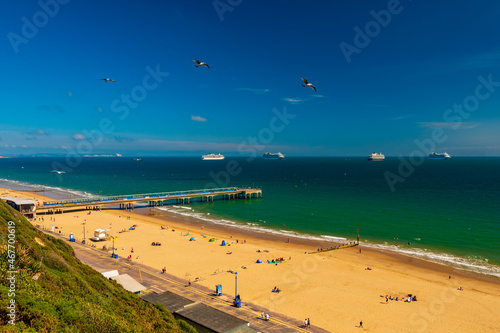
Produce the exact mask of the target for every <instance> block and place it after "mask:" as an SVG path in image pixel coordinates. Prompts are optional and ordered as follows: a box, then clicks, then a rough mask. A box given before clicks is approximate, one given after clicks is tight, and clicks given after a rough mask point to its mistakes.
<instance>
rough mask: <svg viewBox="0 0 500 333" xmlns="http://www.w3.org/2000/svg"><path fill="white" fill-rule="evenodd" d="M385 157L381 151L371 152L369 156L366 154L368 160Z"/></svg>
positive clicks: (380, 159)
mask: <svg viewBox="0 0 500 333" xmlns="http://www.w3.org/2000/svg"><path fill="white" fill-rule="evenodd" d="M384 159H385V156H384V154H382V153H379V154H377V153H373V154H371V155H370V156H368V161H383V160H384Z"/></svg>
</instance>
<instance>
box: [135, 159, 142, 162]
mask: <svg viewBox="0 0 500 333" xmlns="http://www.w3.org/2000/svg"><path fill="white" fill-rule="evenodd" d="M134 161H136V162H137V161H142V158H134Z"/></svg>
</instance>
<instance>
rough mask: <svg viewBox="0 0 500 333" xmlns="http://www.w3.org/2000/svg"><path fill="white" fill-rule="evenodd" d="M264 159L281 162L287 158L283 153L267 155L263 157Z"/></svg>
mask: <svg viewBox="0 0 500 333" xmlns="http://www.w3.org/2000/svg"><path fill="white" fill-rule="evenodd" d="M262 158H263V159H266V160H280V159H282V158H285V155H283V154H282V153H265V154H264V155H262Z"/></svg>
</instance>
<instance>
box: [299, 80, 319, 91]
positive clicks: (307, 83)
mask: <svg viewBox="0 0 500 333" xmlns="http://www.w3.org/2000/svg"><path fill="white" fill-rule="evenodd" d="M301 79H302V81H304V84H303V85H302V87H311V88H312V89H313V90H314V91H316V87H315V86H313V84H312V83H309V82H307V80H306V79H304V78H303V77H301Z"/></svg>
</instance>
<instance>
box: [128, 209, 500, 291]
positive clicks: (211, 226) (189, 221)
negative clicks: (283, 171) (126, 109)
mask: <svg viewBox="0 0 500 333" xmlns="http://www.w3.org/2000/svg"><path fill="white" fill-rule="evenodd" d="M147 209H149V207H143V208H139V209H135V210H137V211H139V212H134V211H132V212H129V213H131V214H136V215H142V214H141V213H142V212H144V211H145V210H147ZM152 209H153V210H154V209H155V208H154V207H153V208H152ZM148 216H151V217H156V218H158V219H162V220H165V221H167V222H169V221H172V222H176V223H181V224H185V225H188V226H193V227H197V226H198V227H199V226H200V225H203V226H205V228H207V229H208V230H217V231H219V232H228V233H230V234H231V235H236V236H238V237H239V238H243V239H244V238H245V237H246V238H255V239H261V240H266V241H270V242H278V243H283V244H293V245H300V246H305V247H307V248H308V249H309V251H314V249H315V248H318V247H319V248H322V247H324V248H329V247H336V246H339V245H342V244H343V243H341V242H334V241H326V240H325V241H319V240H315V239H308V238H305V237H298V236H293V235H290V236H286V235H280V234H277V233H269V234H266V233H263V232H259V231H252V230H251V229H250V228H241V227H237V226H236V227H233V228H231V227H226V226H223V225H220V224H217V223H213V222H210V221H204V220H199V219H197V218H196V217H193V216H189V217H186V216H182V215H181V216H179V215H178V214H175V213H168V212H165V211H162V212H161V213H160V214H154V215H149V214H148ZM207 226H208V227H207ZM287 239H290V243H287ZM346 242H347V241H346ZM359 248H361V250H362V252H369V253H370V252H371V253H378V254H381V255H385V256H388V257H391V258H393V259H396V260H398V261H400V262H402V263H408V264H411V265H415V266H418V267H420V268H425V269H430V270H433V271H436V272H441V273H444V274H445V275H455V276H460V277H464V278H472V279H477V280H480V281H484V282H489V283H496V284H500V278H499V277H496V276H493V275H488V274H484V273H478V272H473V271H468V270H465V269H459V268H455V267H452V266H448V265H445V264H441V263H436V262H432V261H428V260H425V259H421V258H413V257H411V256H409V255H406V254H401V253H396V252H394V251H390V250H384V249H376V248H373V247H369V246H365V245H363V242H360V245H359Z"/></svg>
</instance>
